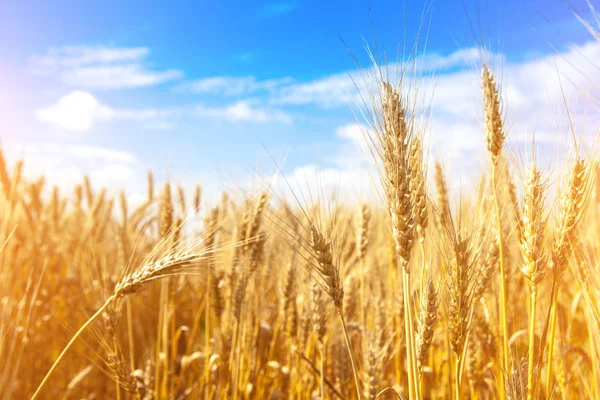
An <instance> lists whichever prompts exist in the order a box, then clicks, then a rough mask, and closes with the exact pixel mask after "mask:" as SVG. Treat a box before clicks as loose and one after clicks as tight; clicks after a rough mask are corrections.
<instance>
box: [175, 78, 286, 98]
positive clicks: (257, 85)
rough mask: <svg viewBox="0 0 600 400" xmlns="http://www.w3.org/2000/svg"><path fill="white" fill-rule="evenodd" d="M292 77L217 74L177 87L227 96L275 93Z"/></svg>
mask: <svg viewBox="0 0 600 400" xmlns="http://www.w3.org/2000/svg"><path fill="white" fill-rule="evenodd" d="M291 82H292V78H290V77H285V78H276V79H268V80H264V81H258V80H257V79H256V78H255V77H254V76H243V77H233V76H215V77H210V78H203V79H198V80H194V81H190V82H186V83H183V84H181V85H179V86H178V87H176V88H175V90H177V91H185V92H191V93H210V94H219V95H225V96H240V95H249V94H254V93H257V92H267V93H271V94H272V93H274V92H275V91H276V90H277V89H279V88H281V87H283V86H285V85H288V84H290V83H291Z"/></svg>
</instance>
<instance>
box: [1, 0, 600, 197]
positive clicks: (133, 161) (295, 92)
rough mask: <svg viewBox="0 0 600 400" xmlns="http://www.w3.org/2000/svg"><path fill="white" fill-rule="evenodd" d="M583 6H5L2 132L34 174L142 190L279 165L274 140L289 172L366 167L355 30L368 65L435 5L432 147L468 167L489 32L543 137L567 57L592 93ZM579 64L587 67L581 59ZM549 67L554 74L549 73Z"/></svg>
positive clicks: (431, 23)
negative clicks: (359, 135)
mask: <svg viewBox="0 0 600 400" xmlns="http://www.w3.org/2000/svg"><path fill="white" fill-rule="evenodd" d="M496 3H502V4H496ZM584 6H585V5H584V4H580V3H572V6H568V5H567V4H565V2H563V1H559V0H556V1H554V0H548V1H544V0H536V1H523V0H521V1H517V0H510V1H504V2H493V1H482V0H479V1H471V0H464V1H463V0H461V1H454V0H446V1H434V2H433V3H431V2H427V3H425V2H419V1H407V2H406V4H405V3H404V2H403V1H400V0H399V1H378V0H372V1H370V2H369V1H368V0H352V1H344V2H341V1H339V2H338V1H330V2H321V1H302V0H298V1H253V2H241V1H231V0H227V1H195V2H177V3H175V2H173V3H169V4H167V3H165V2H158V1H145V2H120V1H104V2H85V4H84V3H82V2H79V1H56V2H52V4H50V2H39V3H38V4H35V6H32V5H31V4H27V3H24V2H6V3H5V4H4V5H2V10H3V11H2V16H1V19H2V23H1V24H0V48H1V49H2V52H0V89H2V90H1V92H0V107H1V109H2V110H3V111H4V113H3V114H4V116H3V118H2V119H1V120H0V138H1V139H2V142H3V145H4V147H5V148H6V151H7V152H9V151H10V152H12V154H11V155H12V157H13V158H14V157H17V156H20V155H25V157H27V156H28V155H30V158H31V159H32V161H31V163H28V160H27V159H26V164H31V168H30V170H31V173H32V174H34V173H39V172H47V173H49V174H52V175H54V177H55V180H56V181H58V182H59V183H61V180H62V181H65V182H68V183H72V182H74V181H76V180H77V179H79V178H78V177H79V176H80V175H81V174H83V173H90V174H91V175H92V177H94V176H97V177H98V178H99V179H100V180H101V181H103V182H104V183H107V184H111V183H114V184H116V185H122V186H128V185H130V183H131V182H134V181H136V180H138V181H139V180H140V179H139V178H140V176H141V175H143V171H145V169H147V168H153V169H154V170H156V171H157V172H158V173H159V175H160V174H161V173H162V174H163V175H166V174H168V175H170V176H172V177H174V178H175V179H180V180H182V181H186V182H187V181H208V180H212V181H218V180H219V179H229V180H231V179H237V178H231V176H232V175H235V176H239V175H240V174H241V175H244V174H249V175H251V174H252V173H253V169H254V168H255V167H257V166H258V167H257V168H258V169H261V168H263V167H262V165H263V164H266V166H265V167H264V168H265V169H266V170H268V171H271V170H273V168H274V167H273V162H272V161H270V160H269V157H268V156H266V155H265V151H264V147H266V148H268V149H269V151H271V152H272V153H273V154H275V155H276V157H281V154H283V153H284V152H285V151H290V150H291V149H293V152H294V153H297V156H296V161H295V163H296V164H295V165H293V164H287V163H286V164H285V166H284V169H286V171H288V170H289V171H290V172H291V173H294V172H295V171H294V168H307V167H310V166H312V165H313V164H318V165H319V166H321V167H325V168H330V169H331V170H332V171H333V170H335V171H338V172H341V173H342V174H343V173H344V171H345V172H347V176H356V174H355V172H356V169H358V168H359V167H358V165H359V164H361V162H360V158H361V156H360V154H359V152H358V151H357V149H356V148H354V147H353V146H352V144H351V141H352V138H354V137H355V136H356V135H355V133H352V132H355V130H356V129H355V128H356V120H355V117H354V115H353V113H352V112H351V110H350V106H351V104H352V99H353V95H354V94H353V93H351V92H352V90H353V85H352V81H351V80H349V79H348V77H349V76H351V74H353V73H355V71H356V66H355V64H354V61H353V58H352V56H351V55H350V54H349V53H348V51H347V49H346V48H345V45H344V44H343V43H342V41H341V39H343V41H344V42H345V43H346V44H347V45H348V47H349V49H350V50H351V52H352V53H353V54H355V55H356V56H357V57H358V59H359V60H360V61H361V63H365V65H366V64H368V59H367V57H366V52H365V51H364V49H363V43H364V40H366V41H367V42H369V43H370V45H371V46H372V45H373V43H374V40H373V39H374V34H376V36H377V42H378V44H379V46H380V48H385V49H387V50H388V51H389V52H390V53H391V54H392V57H394V56H395V53H396V48H397V47H398V46H400V47H402V44H403V43H405V42H406V43H408V45H409V46H411V45H412V43H413V41H414V38H415V35H416V33H417V31H418V29H419V26H420V25H422V22H423V18H422V15H423V12H424V10H425V9H427V10H429V13H428V15H427V17H426V18H425V20H424V24H423V25H424V27H423V29H424V30H425V31H426V33H427V34H426V35H425V33H424V34H423V36H422V38H421V40H420V48H421V49H423V48H424V47H425V44H427V51H426V53H425V57H428V58H426V60H427V65H429V66H430V68H429V69H428V71H427V75H428V77H430V81H431V82H433V84H435V85H437V89H436V95H434V96H433V102H434V104H437V103H435V101H436V98H437V95H440V98H441V99H440V103H439V106H437V105H435V106H433V110H434V119H433V120H432V122H431V126H432V141H433V142H434V143H437V144H438V146H437V150H435V149H436V147H435V146H434V150H435V151H438V152H440V153H442V155H444V156H447V157H448V162H449V163H451V162H453V161H455V162H456V161H460V160H462V159H464V156H465V154H466V152H467V151H474V149H473V148H470V147H469V146H464V144H465V143H468V142H471V138H472V137H473V136H469V135H467V133H466V132H471V131H474V130H476V129H478V128H477V127H478V125H477V124H478V123H479V121H478V118H480V117H479V116H477V115H471V114H472V113H470V112H467V113H464V112H463V111H464V110H467V111H468V110H469V107H470V106H473V102H476V101H477V99H478V98H479V97H478V96H479V93H478V80H477V79H478V78H477V71H475V70H474V66H475V65H477V63H478V61H479V57H478V53H477V52H476V51H475V47H476V46H477V40H478V39H479V38H480V35H481V36H482V37H483V38H484V41H485V42H486V43H487V44H488V45H490V47H491V51H493V52H494V53H498V54H501V55H502V57H503V58H502V62H499V63H498V64H499V65H498V66H499V67H501V71H504V72H503V78H506V80H507V97H508V99H509V100H510V99H512V101H513V103H514V104H515V106H518V107H515V109H517V110H516V112H515V113H514V115H511V114H510V106H509V116H510V117H511V118H514V119H515V120H514V123H515V126H517V127H520V128H519V129H518V130H519V131H520V132H517V134H516V136H518V135H519V134H524V133H526V132H527V131H528V130H530V129H536V130H539V131H541V132H542V134H541V136H542V137H543V135H544V132H546V133H547V134H548V135H549V134H550V133H549V131H550V130H552V129H553V127H551V126H550V125H549V123H548V115H549V114H548V113H549V112H551V111H552V110H555V109H556V107H557V104H556V100H557V99H558V96H556V85H554V86H553V85H552V83H551V81H552V80H553V79H554V80H556V79H555V78H556V75H553V74H552V71H553V70H554V71H556V70H557V69H560V67H557V65H558V64H560V63H562V65H563V66H562V71H561V73H562V72H563V71H564V72H565V74H566V75H569V73H570V74H571V76H569V77H567V79H566V80H567V81H568V82H571V83H573V87H574V88H575V89H574V90H570V91H569V93H571V94H574V95H575V94H577V93H579V94H581V93H582V92H586V93H587V92H589V91H590V90H592V89H593V88H592V89H590V85H589V79H588V81H586V76H585V75H586V71H588V70H589V71H590V73H591V72H593V71H594V69H593V68H594V64H593V62H592V61H594V60H596V57H597V56H598V55H599V54H600V49H599V48H597V44H596V43H595V42H593V41H592V39H591V37H590V35H589V34H588V33H587V32H586V30H585V29H584V28H583V27H582V26H581V24H580V23H579V22H578V21H577V19H576V18H575V17H574V15H573V8H574V9H575V10H579V11H581V12H585V11H586V8H585V7H584ZM469 22H470V24H471V25H469ZM373 26H374V28H373ZM479 26H482V28H481V32H480V30H479V29H480V28H479ZM405 31H406V32H407V36H406V38H404V32H405ZM474 31H475V32H476V33H475V34H474V33H473V32H474ZM586 46H587V47H586ZM576 58H578V59H579V62H578V65H581V64H582V63H584V64H585V67H584V68H583V71H579V70H580V69H581V68H572V65H571V64H572V62H571V61H570V60H572V59H576ZM582 60H583V61H582ZM588 61H589V63H588ZM540 65H541V66H543V69H544V71H545V73H547V74H548V75H547V76H545V78H546V79H545V81H544V79H541V78H542V77H544V75H543V74H537V73H536V72H535V71H536V70H540V68H539V66H540ZM548 66H550V67H548ZM553 68H554V69H553ZM526 73H529V74H535V75H537V76H532V77H531V78H532V79H529V76H527V75H526ZM507 75H510V76H507ZM511 79H512V81H511ZM431 82H430V83H431ZM511 85H512V86H511ZM547 85H550V86H547ZM425 86H427V83H426V84H425ZM467 87H468V91H467ZM511 88H514V89H515V90H511ZM525 88H527V90H525ZM455 94H456V96H458V97H459V99H458V100H459V101H457V100H455V99H453V96H454V95H455ZM469 102H470V103H469ZM540 102H541V103H544V104H545V106H547V107H548V108H547V110H546V111H545V112H546V113H544V112H542V111H540V107H541V105H540V104H541V103H540ZM463 103H464V104H463ZM508 103H509V104H510V102H508ZM581 106H582V102H581V101H579V102H578V103H577V107H581ZM475 107H477V106H475ZM527 107H529V108H527ZM529 109H531V110H534V111H532V112H530V113H529V114H526V113H525V111H526V110H529ZM359 122H360V121H359ZM353 127H354V131H353ZM434 138H436V139H434ZM446 141H447V142H451V143H459V144H461V145H460V146H456V148H454V147H452V148H451V150H452V149H454V150H452V151H449V152H450V153H451V154H449V155H448V154H445V153H447V152H446V151H440V149H442V148H443V145H444V143H445V142H446ZM263 146H264V147H263ZM9 158H10V157H9ZM468 166H469V165H468V164H460V163H457V166H456V167H455V168H456V169H457V170H461V171H462V170H463V169H465V168H468ZM342 179H344V178H342ZM216 183H217V182H210V183H207V185H214V184H216Z"/></svg>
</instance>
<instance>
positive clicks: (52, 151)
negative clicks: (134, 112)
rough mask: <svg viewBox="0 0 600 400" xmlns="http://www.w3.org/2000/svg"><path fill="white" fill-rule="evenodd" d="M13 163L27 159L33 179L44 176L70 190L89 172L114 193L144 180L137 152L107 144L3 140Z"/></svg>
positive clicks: (26, 166) (27, 171)
mask: <svg viewBox="0 0 600 400" xmlns="http://www.w3.org/2000/svg"><path fill="white" fill-rule="evenodd" d="M3 147H4V151H5V154H6V157H7V161H8V162H9V163H13V162H15V160H16V159H18V158H21V157H22V158H23V159H24V170H23V172H24V174H25V176H26V177H27V178H29V179H35V178H37V177H38V176H44V177H45V178H46V179H47V180H48V183H49V184H50V185H57V186H59V187H61V188H63V189H70V188H72V187H73V186H74V185H76V184H79V183H81V182H82V180H83V177H84V175H86V174H87V175H89V176H90V178H91V180H92V183H93V184H94V185H96V187H107V188H109V189H110V190H111V192H116V191H117V190H119V189H120V188H123V187H130V186H135V185H136V180H139V181H141V182H143V170H144V168H143V167H144V165H143V163H142V162H141V161H140V160H139V159H138V158H137V157H136V156H135V155H133V154H131V153H128V152H125V151H122V150H116V149H111V148H106V147H98V146H88V145H81V144H69V143H67V144H57V143H27V144H23V143H17V142H6V143H3Z"/></svg>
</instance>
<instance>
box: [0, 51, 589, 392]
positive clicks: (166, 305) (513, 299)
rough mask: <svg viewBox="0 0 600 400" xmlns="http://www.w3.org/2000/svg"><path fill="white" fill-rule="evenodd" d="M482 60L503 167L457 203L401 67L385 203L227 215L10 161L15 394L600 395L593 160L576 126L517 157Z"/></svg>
mask: <svg viewBox="0 0 600 400" xmlns="http://www.w3.org/2000/svg"><path fill="white" fill-rule="evenodd" d="M480 67H481V68H480V71H479V72H480V73H481V88H482V91H481V108H482V109H483V110H484V116H485V118H484V120H483V125H482V126H481V142H482V143H485V146H486V148H487V152H488V154H487V158H488V164H487V166H486V168H485V170H484V171H483V172H482V174H481V179H480V183H479V187H478V188H477V191H475V192H472V193H467V192H461V193H460V196H457V195H456V193H455V192H454V191H451V190H450V189H449V188H450V183H449V182H448V178H447V175H448V173H447V166H444V165H443V164H442V163H440V162H438V161H437V160H435V159H432V158H431V157H430V154H429V153H428V150H427V146H426V145H424V143H425V142H426V139H427V138H426V134H425V133H424V131H423V129H421V125H420V124H419V118H418V115H417V113H416V111H415V110H416V109H415V107H414V104H413V100H412V99H413V98H414V92H413V91H414V90H416V89H415V88H416V87H418V82H416V84H415V85H412V84H409V83H408V82H407V80H408V78H406V79H404V78H405V77H403V79H399V80H393V79H389V74H387V73H386V69H385V66H380V67H379V68H375V70H376V71H378V72H379V73H378V74H375V75H373V76H371V77H370V78H369V83H370V88H371V90H370V92H369V93H368V94H367V95H366V96H365V98H366V99H367V100H366V101H365V103H366V105H368V107H369V112H368V113H366V114H365V116H366V117H367V119H368V122H369V126H370V129H369V130H368V131H365V132H364V135H365V139H366V140H365V141H366V143H368V146H369V150H370V151H369V152H368V153H369V154H370V155H371V156H372V157H373V161H374V162H375V163H376V165H377V167H378V168H377V176H376V177H374V179H373V180H374V185H375V186H377V187H378V188H379V192H380V201H372V202H356V204H353V205H348V204H341V203H335V202H334V203H333V205H331V204H329V202H328V201H326V200H325V198H324V196H316V197H313V199H312V201H309V202H305V201H300V200H297V199H298V198H300V197H302V196H300V195H299V196H297V197H296V198H295V200H289V201H285V200H284V199H283V198H282V197H281V196H279V195H278V194H277V193H275V192H273V191H272V190H270V188H269V187H268V186H267V187H265V188H264V190H257V191H255V192H253V193H243V194H240V193H235V194H232V193H223V195H222V197H221V200H220V201H219V202H216V203H214V204H211V203H209V202H207V201H205V200H204V199H203V197H202V188H201V187H200V186H197V187H181V186H178V185H177V184H176V183H175V182H168V183H166V184H164V185H160V187H155V182H154V178H153V175H152V173H151V172H149V173H148V182H147V196H146V199H145V201H144V202H142V203H141V204H135V205H132V204H130V200H129V199H128V197H127V196H126V195H125V192H122V193H121V195H120V196H115V197H111V196H110V195H109V193H110V191H109V190H107V189H108V188H102V187H97V186H96V185H95V184H94V182H92V181H91V180H90V179H88V178H87V177H86V178H85V179H84V180H83V182H81V184H80V185H77V186H76V187H75V188H74V190H73V191H70V192H66V191H65V190H63V189H62V188H61V189H59V188H58V187H48V185H45V182H46V181H45V178H44V177H43V176H42V177H40V178H39V179H37V180H27V179H26V178H25V177H24V176H23V174H22V169H23V165H24V163H27V160H26V159H25V160H22V161H18V162H17V163H15V164H13V165H8V164H7V163H6V162H5V158H4V156H2V157H0V183H1V187H2V190H1V192H0V203H1V209H2V219H1V225H0V235H1V236H0V243H1V247H0V276H1V278H2V279H1V281H0V293H1V297H2V303H1V308H0V319H1V327H2V328H1V336H0V394H1V397H2V398H3V399H9V398H39V399H56V398H58V399H104V398H107V399H140V400H141V399H147V400H149V399H186V398H191V399H240V400H241V399H364V400H374V399H467V398H468V399H503V398H508V399H521V398H527V399H547V398H550V399H564V398H567V399H581V398H590V399H592V398H600V365H599V362H600V328H599V326H600V271H599V270H598V268H599V267H598V257H600V246H599V245H598V243H599V241H600V233H599V232H600V219H599V218H600V185H599V184H598V182H600V181H598V180H597V176H598V175H599V174H600V167H599V166H598V164H597V157H596V156H597V154H596V153H597V152H596V151H595V150H594V148H593V146H591V147H590V146H588V147H585V146H583V145H582V140H581V138H580V137H578V136H577V135H576V134H573V135H572V137H569V139H568V140H567V142H568V143H569V146H568V148H565V149H564V151H563V157H562V159H560V160H558V161H555V163H556V164H555V165H554V166H553V168H545V167H544V166H543V165H540V163H539V162H538V161H537V159H536V157H535V141H534V140H533V139H532V141H531V143H532V145H531V152H530V154H528V155H526V156H527V157H526V159H527V160H528V161H527V162H525V163H519V162H516V161H515V157H513V156H512V155H513V153H511V152H510V150H509V149H507V148H506V147H507V146H506V145H505V141H506V139H507V136H509V135H510V132H509V129H507V127H505V121H504V114H503V109H504V108H503V107H504V105H503V100H502V99H503V96H502V85H501V82H500V81H499V80H497V79H496V78H495V71H494V70H493V69H492V68H491V67H488V66H487V64H486V63H484V62H482V65H481V66H480ZM400 75H402V74H400ZM428 172H431V173H428ZM430 176H431V177H432V179H429V177H430ZM157 186H158V185H157ZM297 194H298V193H297ZM292 198H294V197H292Z"/></svg>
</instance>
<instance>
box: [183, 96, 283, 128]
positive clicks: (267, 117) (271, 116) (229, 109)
mask: <svg viewBox="0 0 600 400" xmlns="http://www.w3.org/2000/svg"><path fill="white" fill-rule="evenodd" d="M194 113H195V114H196V115H197V116H199V117H210V118H216V119H224V120H228V121H232V122H256V123H266V122H281V123H284V124H291V123H292V117H291V116H290V115H289V114H286V113H284V112H283V111H279V110H274V109H268V108H264V107H260V106H255V105H253V104H252V102H251V101H248V100H245V101H240V102H237V103H235V104H232V105H229V106H225V107H207V106H204V105H198V106H196V107H195V109H194Z"/></svg>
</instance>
